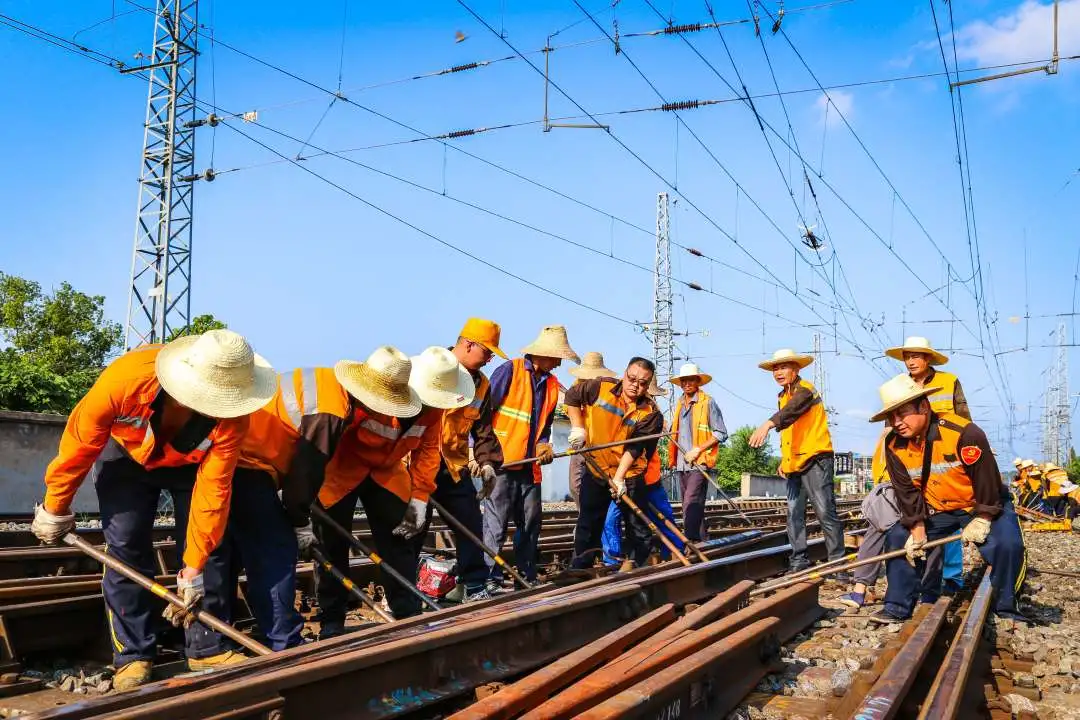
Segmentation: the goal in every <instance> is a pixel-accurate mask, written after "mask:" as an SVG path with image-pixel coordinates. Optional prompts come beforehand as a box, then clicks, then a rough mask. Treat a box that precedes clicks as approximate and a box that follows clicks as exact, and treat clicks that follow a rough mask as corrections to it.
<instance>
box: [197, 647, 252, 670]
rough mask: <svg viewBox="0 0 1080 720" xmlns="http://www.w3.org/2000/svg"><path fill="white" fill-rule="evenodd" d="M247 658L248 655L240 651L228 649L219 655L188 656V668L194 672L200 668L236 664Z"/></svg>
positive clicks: (207, 668) (214, 668) (206, 668)
mask: <svg viewBox="0 0 1080 720" xmlns="http://www.w3.org/2000/svg"><path fill="white" fill-rule="evenodd" d="M245 660H247V655H244V654H243V653H238V652H236V651H235V650H226V651H225V652H223V653H218V654H217V655H211V656H210V657H204V658H188V661H187V666H188V670H191V671H192V672H198V671H199V670H217V669H218V668H222V667H225V666H226V665H236V664H237V663H242V662H244V661H245Z"/></svg>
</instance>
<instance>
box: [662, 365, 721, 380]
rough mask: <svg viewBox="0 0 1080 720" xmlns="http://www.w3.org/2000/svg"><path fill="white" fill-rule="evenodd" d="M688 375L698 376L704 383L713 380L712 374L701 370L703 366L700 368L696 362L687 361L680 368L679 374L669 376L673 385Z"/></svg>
mask: <svg viewBox="0 0 1080 720" xmlns="http://www.w3.org/2000/svg"><path fill="white" fill-rule="evenodd" d="M688 377H697V378H698V379H700V380H701V384H702V385H705V384H707V383H711V382H712V375H710V374H709V373H703V372H701V368H699V367H698V366H697V364H696V363H686V364H685V365H683V366H682V367H681V368H679V374H678V375H672V376H671V377H670V378H668V382H670V383H672V384H673V385H678V384H679V381H680V380H682V379H683V378H688Z"/></svg>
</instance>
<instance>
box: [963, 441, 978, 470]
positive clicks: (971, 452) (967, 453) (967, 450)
mask: <svg viewBox="0 0 1080 720" xmlns="http://www.w3.org/2000/svg"><path fill="white" fill-rule="evenodd" d="M981 457H982V450H981V449H980V448H977V447H975V446H974V445H968V446H967V447H962V448H960V459H961V460H963V461H964V464H965V465H974V464H975V463H976V462H978V461H979V458H981Z"/></svg>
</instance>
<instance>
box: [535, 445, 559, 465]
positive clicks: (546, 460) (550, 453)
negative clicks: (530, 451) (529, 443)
mask: <svg viewBox="0 0 1080 720" xmlns="http://www.w3.org/2000/svg"><path fill="white" fill-rule="evenodd" d="M536 457H537V462H538V463H539V464H541V465H549V464H551V461H552V460H554V459H555V448H553V447H551V443H536Z"/></svg>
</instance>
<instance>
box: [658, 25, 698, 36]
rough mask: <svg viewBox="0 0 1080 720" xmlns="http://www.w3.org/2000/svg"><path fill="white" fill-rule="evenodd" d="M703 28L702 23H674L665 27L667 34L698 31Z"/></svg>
mask: <svg viewBox="0 0 1080 720" xmlns="http://www.w3.org/2000/svg"><path fill="white" fill-rule="evenodd" d="M700 30H701V23H692V24H690V25H672V26H670V27H666V28H664V34H665V35H676V34H680V33H688V32H698V31H700Z"/></svg>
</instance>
